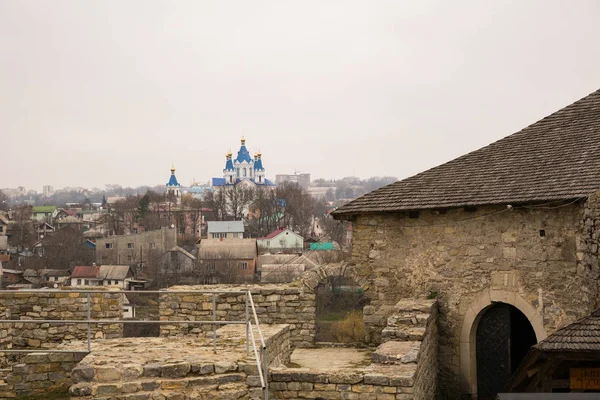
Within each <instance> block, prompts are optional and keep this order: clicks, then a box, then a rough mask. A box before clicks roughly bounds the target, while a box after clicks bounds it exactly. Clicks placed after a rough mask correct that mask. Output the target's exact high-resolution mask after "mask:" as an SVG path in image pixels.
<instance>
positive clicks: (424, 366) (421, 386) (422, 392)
mask: <svg viewBox="0 0 600 400" xmlns="http://www.w3.org/2000/svg"><path fill="white" fill-rule="evenodd" d="M429 312H430V314H429V317H428V318H427V322H426V324H425V335H424V337H423V340H422V341H421V348H420V349H419V354H418V356H417V370H416V372H415V383H414V385H413V389H414V393H415V400H431V399H435V398H436V395H437V393H436V392H437V389H438V371H437V370H438V362H439V360H438V327H437V325H438V324H437V317H438V313H437V303H436V304H434V306H433V307H431V308H430V310H429Z"/></svg>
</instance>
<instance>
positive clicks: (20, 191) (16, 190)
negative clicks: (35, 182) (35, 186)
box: [1, 186, 27, 197]
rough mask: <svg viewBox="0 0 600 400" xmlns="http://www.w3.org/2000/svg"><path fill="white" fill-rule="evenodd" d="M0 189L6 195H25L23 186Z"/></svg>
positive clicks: (25, 191)
mask: <svg viewBox="0 0 600 400" xmlns="http://www.w3.org/2000/svg"><path fill="white" fill-rule="evenodd" d="M1 190H2V193H4V194H5V195H7V196H8V197H18V196H25V195H27V190H26V189H25V187H24V186H19V187H18V188H3V189H1Z"/></svg>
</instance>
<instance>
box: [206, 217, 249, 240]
mask: <svg viewBox="0 0 600 400" xmlns="http://www.w3.org/2000/svg"><path fill="white" fill-rule="evenodd" d="M207 224H208V237H209V238H210V239H242V238H243V237H244V223H243V222H242V221H208V222H207Z"/></svg>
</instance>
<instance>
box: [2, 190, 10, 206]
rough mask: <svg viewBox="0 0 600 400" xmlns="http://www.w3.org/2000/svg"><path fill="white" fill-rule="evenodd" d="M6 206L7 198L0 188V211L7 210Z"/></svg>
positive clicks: (7, 203)
mask: <svg viewBox="0 0 600 400" xmlns="http://www.w3.org/2000/svg"><path fill="white" fill-rule="evenodd" d="M8 208H9V198H8V196H7V195H6V194H5V193H4V192H3V191H2V190H0V211H8Z"/></svg>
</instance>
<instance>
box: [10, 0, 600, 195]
mask: <svg viewBox="0 0 600 400" xmlns="http://www.w3.org/2000/svg"><path fill="white" fill-rule="evenodd" d="M140 4H141V3H139V2H135V1H133V2H127V3H119V5H118V6H114V5H111V4H109V3H97V4H92V3H82V2H67V1H56V2H52V3H51V4H50V3H39V4H36V7H30V6H29V5H28V4H27V3H22V2H17V1H8V2H2V4H1V5H0V38H1V39H0V49H1V50H2V51H0V75H1V76H8V77H10V79H4V80H1V81H0V90H2V93H3V96H2V99H0V132H2V137H3V139H4V145H5V147H6V148H8V149H13V150H14V151H9V152H7V153H6V154H5V155H4V156H3V157H1V158H0V167H2V168H3V170H5V171H10V173H7V174H5V175H4V176H3V179H2V182H1V183H0V186H2V187H15V186H19V185H25V186H29V187H36V188H41V187H42V186H43V185H53V186H55V187H64V186H84V185H85V186H87V187H94V186H97V187H102V186H103V185H104V184H106V183H119V184H121V185H123V186H137V185H152V184H155V183H161V182H162V180H164V179H165V178H168V169H169V167H170V166H171V162H175V166H176V168H177V170H178V172H179V173H180V174H181V177H180V179H181V180H182V181H183V182H189V181H191V180H192V179H194V178H195V179H196V180H198V181H206V180H208V179H210V178H211V177H213V176H215V175H217V174H219V173H220V171H221V170H222V168H223V165H224V155H225V152H226V151H227V150H228V149H229V148H231V149H235V148H236V145H237V144H238V143H239V142H238V141H239V138H240V137H241V136H242V135H245V136H246V138H247V139H248V146H249V149H250V150H251V151H252V152H255V151H258V150H261V151H262V153H263V154H264V158H265V168H266V169H267V170H268V171H270V172H269V174H274V173H288V174H289V173H293V171H294V170H297V171H301V172H306V173H310V174H311V175H312V176H314V177H324V178H341V177H344V176H358V177H361V178H365V177H369V176H385V175H393V176H397V177H399V178H405V177H408V176H411V175H414V174H415V173H418V172H420V171H423V170H426V169H428V168H430V167H432V166H435V165H438V164H439V163H442V162H445V161H448V160H451V159H453V158H455V157H457V156H459V155H461V154H464V153H467V152H469V151H472V150H475V149H477V148H479V147H481V146H484V145H487V144H489V143H491V142H494V141H496V140H498V139H500V138H502V137H505V136H508V135H510V134H512V133H514V132H516V131H518V130H520V129H522V128H524V127H525V126H526V125H528V124H530V123H531V122H532V121H536V120H539V119H540V118H542V117H544V116H545V115H548V113H551V112H553V111H555V110H557V109H559V108H561V107H564V106H566V105H567V104H569V103H571V102H573V101H575V100H577V99H579V98H582V97H584V96H586V95H587V94H589V93H590V92H591V91H593V90H594V89H596V88H598V87H600V80H599V79H598V77H597V71H598V70H599V69H600V54H598V52H594V51H590V48H589V46H586V45H584V44H583V43H584V41H581V40H580V38H590V37H598V36H599V35H600V27H598V25H597V24H596V23H595V22H596V21H597V19H598V16H599V12H600V11H599V9H598V4H597V2H593V1H583V2H579V3H578V6H577V7H569V8H565V6H564V4H563V3H562V2H559V1H532V2H527V3H520V2H519V3H509V4H499V3H494V4H480V3H477V2H462V3H460V4H457V3H454V5H453V6H452V7H449V6H448V5H447V4H446V3H444V2H430V3H429V2H428V3H425V2H419V3H407V2H377V3H372V2H361V1H351V2H343V3H339V4H336V3H329V4H323V3H317V2H315V3H306V2H304V3H301V4H300V3H296V4H294V3H286V2H277V3H271V2H260V1H258V2H252V4H245V3H239V4H237V6H236V7H234V8H233V9H231V8H228V7H226V6H225V5H213V6H210V5H207V4H203V3H179V4H172V3H165V4H163V3H159V2H151V3H144V5H143V7H141V6H140ZM340 7H343V10H344V12H343V13H340V12H339V10H340ZM140 8H143V10H144V12H143V13H140V12H139V10H140ZM132 21H135V23H134V24H132V23H131V22H132ZM306 27H310V29H306ZM73 32H77V34H75V35H74V34H73ZM215 38H218V40H215ZM557 49H560V50H557ZM557 51H560V57H557ZM75 55H76V56H75ZM558 77H560V79H557V78H558ZM507 115H510V118H507V117H506V116H507ZM17 150H18V151H17ZM163 177H164V178H163Z"/></svg>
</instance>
